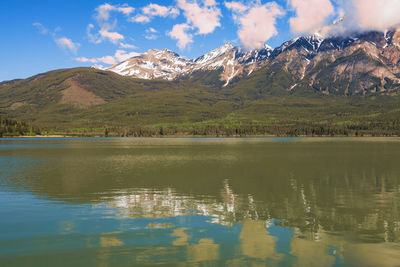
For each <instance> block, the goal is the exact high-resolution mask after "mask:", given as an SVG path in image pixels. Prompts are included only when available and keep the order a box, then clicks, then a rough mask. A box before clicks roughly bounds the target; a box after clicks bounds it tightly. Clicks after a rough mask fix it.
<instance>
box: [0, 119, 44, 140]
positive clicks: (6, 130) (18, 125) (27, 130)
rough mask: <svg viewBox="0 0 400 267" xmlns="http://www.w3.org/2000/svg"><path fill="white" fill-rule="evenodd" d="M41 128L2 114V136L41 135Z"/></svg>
mask: <svg viewBox="0 0 400 267" xmlns="http://www.w3.org/2000/svg"><path fill="white" fill-rule="evenodd" d="M40 133H41V131H40V128H38V127H34V126H32V125H31V124H28V123H25V122H21V121H18V120H14V119H10V118H8V117H6V116H3V115H0V137H7V136H21V135H39V134H40Z"/></svg>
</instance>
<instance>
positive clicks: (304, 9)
mask: <svg viewBox="0 0 400 267" xmlns="http://www.w3.org/2000/svg"><path fill="white" fill-rule="evenodd" d="M363 1H364V0H363ZM289 3H290V5H291V6H292V7H293V8H294V9H295V10H296V17H293V18H290V19H289V23H290V28H291V31H292V32H293V33H296V34H301V33H314V32H316V31H318V30H320V29H321V28H322V27H323V26H324V25H326V22H327V20H328V18H329V16H331V15H332V14H334V12H335V9H334V7H333V5H332V3H331V1H330V0H289Z"/></svg>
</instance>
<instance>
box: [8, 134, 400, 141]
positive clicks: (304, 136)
mask: <svg viewBox="0 0 400 267" xmlns="http://www.w3.org/2000/svg"><path fill="white" fill-rule="evenodd" d="M7 138H8V139H13V138H23V139H24V138H26V139H28V138H37V139H45V138H60V139H62V138H79V139H85V138H88V139H89V138H103V139H113V138H117V139H125V138H126V139H134V138H135V139H257V138H283V139H285V138H290V139H295V138H307V139H335V138H344V139H350V138H353V139H371V138H377V139H400V136H372V135H364V136H345V135H337V136H328V135H326V136H310V135H301V136H276V135H248V136H213V135H207V136H204V135H163V136H107V137H105V136H100V135H93V136H84V135H82V136H81V135H33V136H27V135H20V136H3V137H0V140H1V139H7Z"/></svg>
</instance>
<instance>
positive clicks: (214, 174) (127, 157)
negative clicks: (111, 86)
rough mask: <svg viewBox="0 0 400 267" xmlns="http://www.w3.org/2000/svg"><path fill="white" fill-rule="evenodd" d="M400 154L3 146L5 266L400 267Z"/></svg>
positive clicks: (334, 144)
mask: <svg viewBox="0 0 400 267" xmlns="http://www.w3.org/2000/svg"><path fill="white" fill-rule="evenodd" d="M330 140H332V139H330ZM291 141H293V142H291ZM399 148H400V141H396V140H394V141H393V140H392V139H391V140H390V142H385V141H374V140H372V141H371V142H367V141H365V142H357V141H347V140H346V139H345V140H342V139H334V141H308V140H305V141H304V140H302V139H280V140H272V139H266V140H263V139H255V140H240V139H238V140H231V139H227V140H224V139H216V140H203V139H202V140H201V142H199V141H196V140H180V139H176V140H151V141H149V140H148V139H147V140H146V139H109V140H107V139H67V140H63V139H60V140H18V139H16V140H0V168H1V172H0V201H1V203H2V205H1V207H0V217H1V218H3V219H2V220H1V221H0V227H1V228H0V229H2V230H1V232H0V265H2V266H8V265H26V266H42V265H43V264H44V263H47V264H50V265H57V266H63V265H64V266H71V265H77V266H80V265H82V266H92V265H94V266H114V265H118V266H119V265H131V264H139V265H141V264H148V265H154V264H173V265H176V264H183V265H193V264H211V265H229V266H247V265H263V266H265V265H280V266H282V265H283V266H340V265H350V266H352V265H354V266H398V265H399V262H400V246H399V242H400V215H399V212H400V207H399V203H400V201H399V200H400V165H399V164H398V159H399V151H400V150H399Z"/></svg>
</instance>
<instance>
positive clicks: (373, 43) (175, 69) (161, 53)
mask: <svg viewBox="0 0 400 267" xmlns="http://www.w3.org/2000/svg"><path fill="white" fill-rule="evenodd" d="M357 51H362V52H361V53H362V54H363V55H364V54H365V55H366V56H367V57H368V60H367V59H363V61H362V60H359V61H358V62H357V64H350V63H349V62H348V60H352V58H351V55H355V53H356V52H357ZM341 58H344V59H343V60H342V61H343V62H345V63H342V65H341V68H343V69H340V68H338V67H334V66H333V65H332V64H334V63H335V62H336V63H335V64H339V63H340V62H337V61H336V60H337V59H341ZM358 58H360V57H358ZM399 62H400V31H398V30H391V31H386V32H374V31H371V32H364V33H359V34H354V35H353V36H347V37H342V36H332V37H327V38H324V37H323V36H322V35H321V34H319V33H315V34H312V35H308V36H303V37H298V38H295V39H293V40H290V41H288V42H285V43H283V44H282V45H281V46H279V47H277V48H275V49H272V48H271V47H269V46H267V45H265V46H264V47H262V48H260V49H255V50H250V51H248V50H245V49H243V48H242V47H234V46H233V45H231V44H229V43H227V44H225V45H223V46H221V47H219V48H217V49H215V50H213V51H211V52H209V53H207V54H205V55H202V56H200V57H198V58H196V59H185V58H183V57H181V56H179V55H178V54H176V53H174V52H172V51H169V50H166V49H163V50H149V51H147V52H146V53H143V54H141V55H139V56H136V57H132V58H130V59H128V60H126V61H123V62H121V63H119V64H117V65H114V66H111V67H110V68H108V70H110V71H113V72H116V73H118V74H121V75H124V76H131V77H135V78H141V79H166V80H174V79H177V78H180V77H183V76H190V75H191V74H192V73H194V72H196V71H214V70H218V71H220V76H219V77H220V80H221V81H222V82H223V84H224V86H227V85H228V84H230V83H231V82H232V80H233V79H234V78H241V77H245V76H248V75H250V74H251V73H253V72H254V71H256V70H258V69H260V68H262V67H265V68H267V69H268V68H270V69H271V68H273V70H272V69H271V72H270V73H269V74H268V75H275V73H276V71H275V70H278V69H283V70H284V71H285V72H287V73H289V74H290V80H292V83H291V85H290V86H289V87H288V88H287V89H288V90H289V91H291V90H293V89H294V88H295V87H296V86H297V85H298V84H299V82H301V81H303V79H305V77H306V76H307V74H309V73H310V72H311V71H313V75H312V76H311V77H310V78H309V85H310V86H314V87H315V88H317V90H325V89H324V88H322V87H321V86H322V84H321V81H320V78H318V77H319V75H322V74H321V73H322V72H321V70H320V68H326V67H327V66H330V65H332V68H334V69H332V70H331V72H330V74H329V75H333V76H334V77H332V79H333V81H336V80H338V79H342V78H343V77H347V78H348V81H347V82H352V84H355V83H357V84H358V85H357V86H373V84H374V79H375V80H380V81H381V84H382V88H383V86H384V85H385V84H386V83H387V82H386V80H387V79H390V83H391V84H392V83H394V84H397V83H400V78H398V77H400V76H399V73H400V65H399ZM321 63H322V64H323V65H321ZM318 64H320V65H318ZM343 64H344V65H343ZM346 64H347V65H346ZM362 74H367V75H369V76H370V77H371V79H370V81H368V82H366V79H364V80H363V81H357V82H355V81H354V77H358V76H359V75H362ZM324 75H325V76H326V74H324ZM325 76H324V77H325ZM360 77H361V76H360ZM325 78H326V77H325ZM325 78H324V79H325ZM354 90H355V92H359V90H361V89H360V88H358V89H354ZM380 90H383V89H380Z"/></svg>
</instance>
